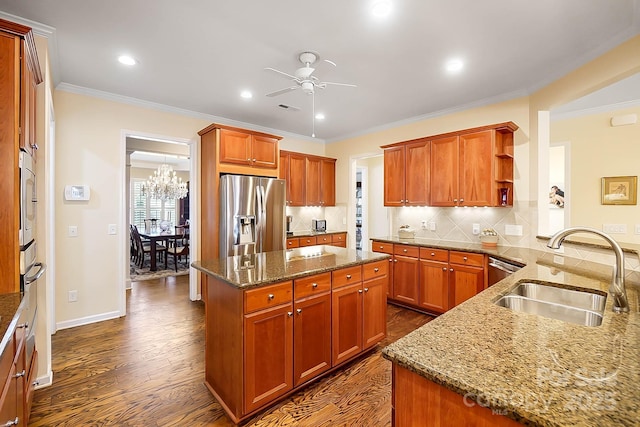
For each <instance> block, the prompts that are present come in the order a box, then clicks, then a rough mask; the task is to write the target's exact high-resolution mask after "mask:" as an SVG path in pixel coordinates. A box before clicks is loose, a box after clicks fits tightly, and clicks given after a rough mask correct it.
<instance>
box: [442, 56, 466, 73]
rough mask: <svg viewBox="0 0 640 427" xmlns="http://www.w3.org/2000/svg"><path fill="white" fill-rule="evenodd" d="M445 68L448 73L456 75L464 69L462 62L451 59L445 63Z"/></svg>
mask: <svg viewBox="0 0 640 427" xmlns="http://www.w3.org/2000/svg"><path fill="white" fill-rule="evenodd" d="M445 68H446V69H447V71H448V72H450V73H457V72H459V71H461V70H462V69H463V68H464V62H462V60H461V59H451V60H449V61H447V63H446V65H445Z"/></svg>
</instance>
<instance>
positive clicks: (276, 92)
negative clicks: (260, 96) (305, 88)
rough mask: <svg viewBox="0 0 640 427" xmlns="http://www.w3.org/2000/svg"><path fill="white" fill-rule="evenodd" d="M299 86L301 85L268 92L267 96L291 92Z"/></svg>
mask: <svg viewBox="0 0 640 427" xmlns="http://www.w3.org/2000/svg"><path fill="white" fill-rule="evenodd" d="M298 87H299V86H291V87H288V88H285V89H280V90H277V91H275V92H271V93H268V94H266V95H265V96H278V95H282V94H283V93H287V92H291V91H292V90H296V89H298Z"/></svg>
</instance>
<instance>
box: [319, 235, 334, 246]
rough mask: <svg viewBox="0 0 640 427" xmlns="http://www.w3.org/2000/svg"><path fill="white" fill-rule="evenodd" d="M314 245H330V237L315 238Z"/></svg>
mask: <svg viewBox="0 0 640 427" xmlns="http://www.w3.org/2000/svg"><path fill="white" fill-rule="evenodd" d="M316 244H317V245H330V244H331V236H330V235H324V236H316Z"/></svg>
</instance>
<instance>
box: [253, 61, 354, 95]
mask: <svg viewBox="0 0 640 427" xmlns="http://www.w3.org/2000/svg"><path fill="white" fill-rule="evenodd" d="M298 59H299V60H300V62H302V63H303V64H304V67H301V68H298V69H297V70H296V71H295V72H294V75H291V74H289V73H285V72H284V71H280V70H276V69H275V68H271V67H267V68H265V70H268V71H273V72H275V73H278V74H281V75H283V76H285V77H288V78H289V79H291V80H293V81H294V82H295V83H296V84H295V86H290V87H288V88H285V89H280V90H277V91H275V92H271V93H268V94H267V96H270V97H272V96H278V95H282V94H283V93H287V92H291V91H293V90H296V89H298V88H301V89H302V91H303V92H304V93H306V94H313V93H315V89H316V88H319V89H324V88H326V87H327V86H328V85H334V86H349V87H357V86H356V85H353V84H349V83H336V82H321V81H320V80H319V79H318V78H317V77H316V76H314V75H313V72H314V71H315V68H312V67H311V65H313V64H314V63H315V62H316V61H318V60H319V59H320V57H319V55H318V54H317V53H314V52H302V53H301V54H300V55H299V56H298ZM324 61H325V62H327V63H329V64H331V65H333V66H334V67H335V66H336V63H335V62H333V61H329V60H328V59H325V60H324Z"/></svg>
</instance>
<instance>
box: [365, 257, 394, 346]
mask: <svg viewBox="0 0 640 427" xmlns="http://www.w3.org/2000/svg"><path fill="white" fill-rule="evenodd" d="M382 265H386V264H385V262H383V263H382ZM384 270H386V269H384ZM380 271H382V270H380ZM387 280H388V278H387V277H386V275H385V274H382V273H380V274H377V275H376V276H375V277H374V278H373V279H371V280H365V281H364V282H363V283H362V287H363V288H362V290H363V294H362V295H363V300H362V348H363V350H366V349H368V348H371V347H373V346H374V345H376V344H377V343H378V342H380V341H382V339H383V338H384V337H386V336H387V301H386V288H387V286H386V283H387Z"/></svg>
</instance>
